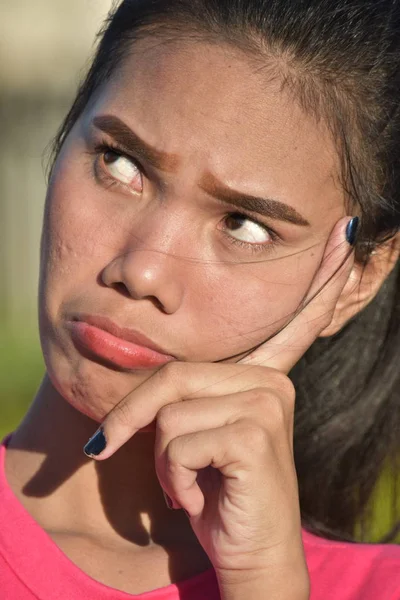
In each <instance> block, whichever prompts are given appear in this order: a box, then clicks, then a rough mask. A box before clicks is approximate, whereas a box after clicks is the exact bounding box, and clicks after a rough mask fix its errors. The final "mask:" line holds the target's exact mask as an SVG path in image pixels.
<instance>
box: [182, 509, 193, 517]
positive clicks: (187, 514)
mask: <svg viewBox="0 0 400 600" xmlns="http://www.w3.org/2000/svg"><path fill="white" fill-rule="evenodd" d="M183 512H184V513H185V515H186V516H187V518H188V519H191V518H192V517H191V516H190V515H189V513H188V511H187V510H185V509H183Z"/></svg>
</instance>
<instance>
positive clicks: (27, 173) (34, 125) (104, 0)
mask: <svg viewBox="0 0 400 600" xmlns="http://www.w3.org/2000/svg"><path fill="white" fill-rule="evenodd" d="M112 3H113V2H112V0H68V2H66V1H65V0H35V1H34V2H32V1H31V0H0V122H1V133H2V140H1V144H0V436H1V437H3V436H4V435H5V434H6V433H9V432H11V431H12V430H13V429H14V428H15V427H16V426H17V424H18V423H19V421H20V419H21V418H22V416H23V414H24V413H25V411H26V409H27V407H28V405H29V403H30V401H31V400H32V398H33V396H34V395H35V392H36V390H37V387H38V385H39V383H40V381H41V378H42V375H43V372H44V367H43V360H42V357H41V352H40V346H39V339H38V331H37V322H36V295H37V279H38V265H39V242H40V229H41V220H42V211H43V203H44V197H45V190H46V181H45V168H46V164H47V161H48V147H49V144H50V143H51V140H52V138H53V136H54V135H55V133H56V130H57V128H58V126H59V124H60V122H61V120H62V118H63V116H64V115H65V113H66V111H67V110H68V108H69V106H70V103H71V101H72V99H73V97H74V94H75V91H76V88H77V85H78V82H79V81H80V79H81V77H82V75H83V73H84V72H85V69H86V66H87V64H88V61H89V58H90V57H91V55H92V53H93V49H94V40H95V34H96V32H97V31H98V29H99V27H100V25H101V23H102V21H103V19H104V17H105V16H106V15H107V13H108V11H109V9H110V8H111V5H112ZM392 498H393V494H392V493H391V481H390V479H389V478H388V477H387V476H385V475H384V477H383V478H382V481H381V484H380V486H379V489H377V492H376V495H375V499H374V515H375V516H374V522H375V527H374V533H373V536H372V537H373V539H379V538H380V537H381V534H382V533H383V532H385V531H386V530H387V527H388V523H389V522H390V521H389V518H390V515H391V511H392V509H393V506H392ZM371 541H372V540H371ZM398 541H399V542H400V538H399V539H398Z"/></svg>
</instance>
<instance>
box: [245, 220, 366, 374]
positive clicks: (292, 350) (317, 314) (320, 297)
mask: <svg viewBox="0 0 400 600" xmlns="http://www.w3.org/2000/svg"><path fill="white" fill-rule="evenodd" d="M358 224H359V219H358V217H354V219H349V218H348V217H346V218H343V219H340V221H338V223H337V224H336V225H335V227H334V229H333V231H332V233H331V235H330V236H329V239H328V242H327V245H326V248H325V252H324V256H323V258H322V261H321V264H320V267H319V269H318V271H317V273H316V275H315V277H314V279H313V281H312V283H311V286H310V288H309V291H308V293H307V295H306V297H305V299H304V300H303V302H302V303H301V305H300V307H299V310H298V311H297V312H296V314H295V316H294V317H292V319H291V320H290V322H289V323H288V324H287V325H286V326H285V327H284V328H283V329H282V330H281V331H280V332H278V333H277V334H276V335H275V336H274V337H273V338H271V339H269V340H268V341H267V342H265V344H263V345H262V346H260V347H259V348H258V349H257V350H255V351H254V352H252V353H251V354H250V355H248V356H247V357H246V358H243V359H242V360H241V361H239V362H240V363H243V364H250V365H262V366H266V367H270V368H273V369H277V370H279V371H282V372H283V373H286V374H287V373H289V371H290V370H291V369H292V368H293V367H294V365H295V364H296V363H297V362H298V361H299V359H300V358H301V357H302V356H303V354H304V353H305V352H306V350H308V348H309V347H310V346H311V345H312V344H313V342H314V341H315V340H316V339H317V337H318V336H319V334H320V333H321V332H322V331H323V330H324V329H325V328H326V327H327V326H328V325H329V324H330V322H331V320H332V317H333V314H334V310H335V306H336V303H337V301H338V299H339V296H340V294H341V292H342V290H343V288H344V286H345V284H346V281H347V279H348V278H349V276H350V273H351V270H352V267H353V264H354V251H353V245H354V238H355V234H356V230H357V227H358Z"/></svg>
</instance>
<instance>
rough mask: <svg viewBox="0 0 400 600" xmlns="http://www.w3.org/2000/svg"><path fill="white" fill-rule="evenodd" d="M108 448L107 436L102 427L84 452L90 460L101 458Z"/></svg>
mask: <svg viewBox="0 0 400 600" xmlns="http://www.w3.org/2000/svg"><path fill="white" fill-rule="evenodd" d="M106 446H107V440H106V436H105V435H104V431H103V428H102V427H100V429H98V430H97V431H96V433H95V434H94V436H93V437H91V438H90V440H89V441H88V443H87V444H86V446H85V447H84V449H83V451H84V453H85V454H86V456H88V457H89V458H92V457H93V456H99V454H101V453H102V452H103V450H104V449H105V447H106Z"/></svg>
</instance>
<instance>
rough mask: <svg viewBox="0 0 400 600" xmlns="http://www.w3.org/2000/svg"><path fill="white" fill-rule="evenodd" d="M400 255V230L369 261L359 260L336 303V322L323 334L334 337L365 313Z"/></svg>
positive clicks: (334, 317) (377, 248)
mask: <svg viewBox="0 0 400 600" xmlns="http://www.w3.org/2000/svg"><path fill="white" fill-rule="evenodd" d="M399 255H400V233H399V234H397V235H396V236H394V237H393V238H391V239H390V240H388V241H387V242H384V243H383V244H381V245H379V246H377V247H376V249H375V250H374V251H373V252H372V253H371V255H370V257H369V259H368V262H367V264H361V263H357V262H356V263H355V264H354V267H353V269H352V271H351V274H350V277H349V279H348V280H347V283H346V285H345V287H344V288H343V291H342V293H341V295H340V297H339V300H338V302H337V304H336V308H335V312H334V314H333V318H332V321H331V323H330V325H328V327H326V329H324V330H323V331H322V332H321V333H320V337H330V336H332V335H335V333H338V332H339V331H340V330H341V329H342V327H344V325H346V323H348V321H350V319H352V318H353V317H355V315H356V314H357V313H359V312H361V311H362V310H363V309H364V308H365V307H366V306H367V305H368V304H369V303H370V302H372V300H373V299H374V298H375V296H376V295H377V293H378V291H379V289H380V287H381V286H382V284H383V283H384V281H385V279H386V278H387V277H388V276H389V274H390V273H391V271H392V270H393V268H394V266H395V264H396V263H397V261H398V259H399Z"/></svg>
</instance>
